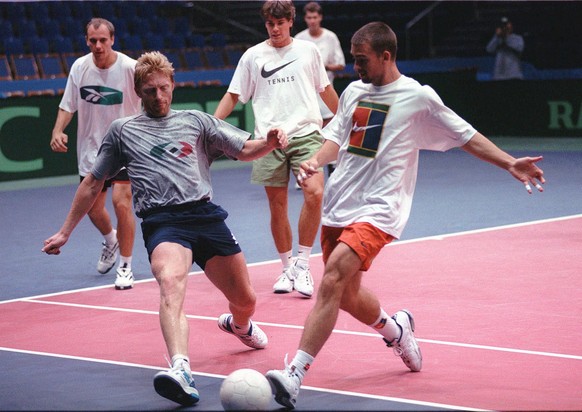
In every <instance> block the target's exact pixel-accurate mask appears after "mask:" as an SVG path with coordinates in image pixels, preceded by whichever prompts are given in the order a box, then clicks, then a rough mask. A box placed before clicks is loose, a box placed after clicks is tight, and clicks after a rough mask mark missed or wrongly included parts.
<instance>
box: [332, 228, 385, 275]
mask: <svg viewBox="0 0 582 412" xmlns="http://www.w3.org/2000/svg"><path fill="white" fill-rule="evenodd" d="M393 240H394V237H393V236H391V235H389V234H388V233H386V232H383V231H381V230H380V229H378V228H376V227H375V226H373V225H371V224H370V223H352V224H351V225H349V226H346V227H330V226H321V251H322V254H323V262H324V263H326V262H327V259H328V258H329V255H331V252H332V251H333V250H334V249H335V247H336V246H337V244H338V243H339V242H343V243H345V244H346V245H348V246H349V247H350V248H351V249H352V250H353V251H354V252H355V253H356V254H357V255H358V257H359V258H360V260H361V261H362V266H360V270H361V271H364V272H365V271H367V270H368V269H369V268H370V266H371V265H372V261H373V260H374V258H375V257H376V256H378V253H380V251H381V250H382V248H383V247H384V246H386V245H387V244H389V243H390V242H392V241H393Z"/></svg>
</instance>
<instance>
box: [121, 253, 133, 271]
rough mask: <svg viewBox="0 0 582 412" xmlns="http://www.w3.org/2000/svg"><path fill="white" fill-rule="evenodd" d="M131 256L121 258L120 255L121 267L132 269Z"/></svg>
mask: <svg viewBox="0 0 582 412" xmlns="http://www.w3.org/2000/svg"><path fill="white" fill-rule="evenodd" d="M131 258H132V257H131V256H121V255H119V267H120V268H126V269H131Z"/></svg>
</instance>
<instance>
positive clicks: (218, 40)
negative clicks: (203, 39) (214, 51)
mask: <svg viewBox="0 0 582 412" xmlns="http://www.w3.org/2000/svg"><path fill="white" fill-rule="evenodd" d="M209 45H210V46H211V47H214V48H219V47H225V46H226V35H225V34H224V33H212V34H211V35H210V38H209Z"/></svg>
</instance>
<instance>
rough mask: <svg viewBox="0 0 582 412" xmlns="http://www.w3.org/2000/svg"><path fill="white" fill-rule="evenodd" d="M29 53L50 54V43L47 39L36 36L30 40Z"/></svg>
mask: <svg viewBox="0 0 582 412" xmlns="http://www.w3.org/2000/svg"><path fill="white" fill-rule="evenodd" d="M28 51H29V52H30V53H33V54H45V53H48V52H49V42H48V40H47V39H46V38H45V37H40V36H35V37H31V38H30V39H28Z"/></svg>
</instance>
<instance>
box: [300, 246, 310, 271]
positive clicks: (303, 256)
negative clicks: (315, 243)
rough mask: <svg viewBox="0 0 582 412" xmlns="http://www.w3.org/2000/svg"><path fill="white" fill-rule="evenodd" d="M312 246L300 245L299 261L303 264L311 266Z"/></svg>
mask: <svg viewBox="0 0 582 412" xmlns="http://www.w3.org/2000/svg"><path fill="white" fill-rule="evenodd" d="M311 249H312V246H303V245H299V250H298V251H297V262H298V263H300V264H301V266H309V256H310V255H311Z"/></svg>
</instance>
